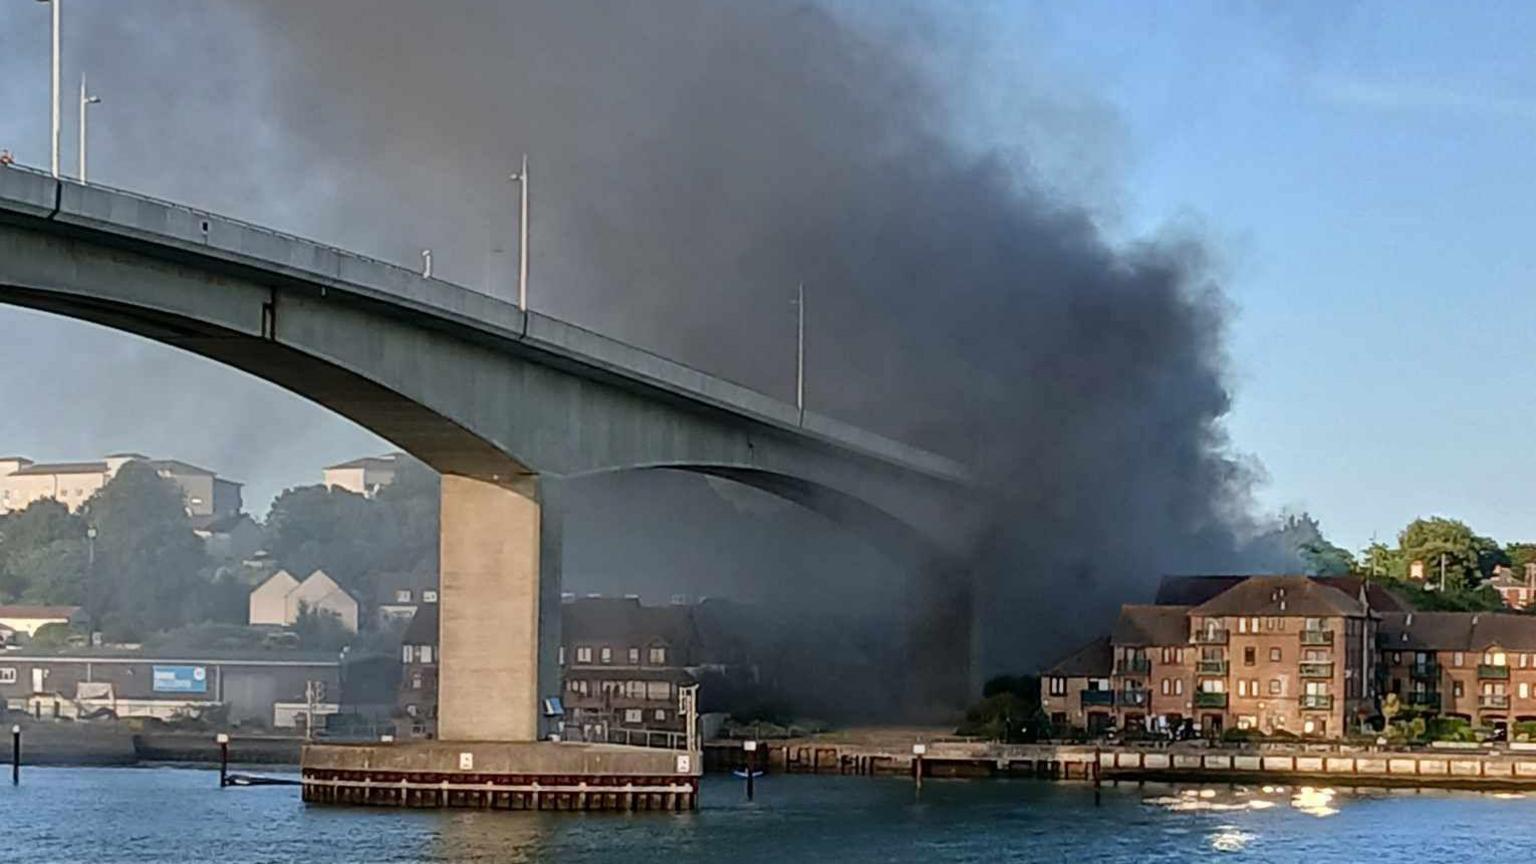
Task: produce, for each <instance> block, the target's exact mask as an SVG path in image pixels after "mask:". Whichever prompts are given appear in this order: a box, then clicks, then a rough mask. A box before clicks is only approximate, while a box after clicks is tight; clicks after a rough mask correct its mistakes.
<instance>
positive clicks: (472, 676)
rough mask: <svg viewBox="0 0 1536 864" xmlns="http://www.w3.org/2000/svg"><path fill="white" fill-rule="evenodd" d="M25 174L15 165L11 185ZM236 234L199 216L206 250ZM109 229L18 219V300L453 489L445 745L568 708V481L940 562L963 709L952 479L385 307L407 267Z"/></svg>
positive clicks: (940, 651)
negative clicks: (346, 273)
mask: <svg viewBox="0 0 1536 864" xmlns="http://www.w3.org/2000/svg"><path fill="white" fill-rule="evenodd" d="M13 179H14V178H8V177H7V176H5V175H4V174H3V173H0V192H4V191H5V186H6V184H7V183H10V182H12V181H13ZM29 182H30V181H29ZM98 194H100V195H111V194H112V193H98V192H97V190H94V189H76V188H71V187H69V186H67V185H66V186H65V187H64V188H63V190H62V193H61V196H62V197H63V198H65V199H67V198H68V197H69V196H77V197H81V198H89V197H90V196H94V195H98ZM3 197H4V196H3V195H0V199H3ZM34 197H38V198H39V199H40V200H42V196H34ZM47 197H48V198H51V199H52V200H54V201H55V202H57V201H59V200H60V198H55V197H53V196H51V195H50V196H47ZM67 203H68V202H67V201H66V206H67ZM3 204H4V202H3V200H0V205H3ZM113 206H117V205H116V202H112V206H108V205H105V204H103V205H99V209H101V211H102V212H111V211H112V209H113ZM154 206H157V205H152V204H151V203H147V202H136V203H134V205H133V210H134V212H137V213H140V214H141V216H142V214H144V213H151V212H154ZM79 207H80V209H81V211H82V212H89V211H92V210H93V209H95V208H97V207H98V205H97V204H93V203H91V202H90V201H85V202H84V203H81V204H80V205H79ZM57 211H58V208H57V207H55V212H57ZM81 218H82V220H84V218H85V217H81ZM93 218H94V217H93ZM144 218H145V219H146V221H149V222H151V223H153V224H156V225H157V226H158V225H160V222H156V221H155V219H160V220H161V222H166V223H169V222H174V221H176V220H178V219H185V218H187V217H186V214H179V215H178V214H176V213H172V214H170V215H168V216H165V217H164V218H163V219H162V217H160V216H156V217H155V219H148V218H147V217H144ZM194 218H195V217H194ZM210 219H212V217H210ZM97 224H104V223H101V222H99V221H98V222H93V223H92V225H97ZM218 229H219V226H218V224H217V223H216V222H215V225H214V230H213V231H212V232H210V227H209V221H204V222H202V239H203V242H205V243H206V242H208V237H209V236H216V235H218V233H219V230H218ZM105 230H106V229H103V228H99V227H80V226H79V225H74V226H64V225H58V224H56V223H53V222H51V221H48V218H45V217H42V216H37V215H31V216H17V215H14V214H6V213H4V212H0V303H4V304H10V305H17V306H23V307H28V308H33V309H38V310H41V311H46V312H52V313H56V314H59V315H62V316H66V317H70V318H75V319H79V320H84V321H89V322H93V323H96V324H100V325H104V326H107V327H110V328H113V329H117V330H122V331H126V332H129V333H134V334H138V335H140V336H144V337H147V338H149V339H152V340H155V341H157V342H161V343H164V344H167V345H171V346H173V347H177V348H181V349H184V350H187V351H190V352H192V353H195V354H198V355H200V356H203V357H207V358H209V359H212V360H215V361H217V362H220V363H223V364H225V365H228V366H231V367H234V368H236V369H240V370H243V371H245V372H247V373H250V374H252V375H255V376H257V377H259V378H261V379H263V380H266V381H269V382H271V383H274V384H277V385H278V386H281V387H284V388H285V389H288V390H290V391H292V392H294V393H296V394H298V395H300V396H302V397H304V398H306V399H309V400H311V401H313V402H315V403H318V404H320V405H322V406H324V407H326V408H329V409H331V410H333V411H335V412H337V413H338V414H340V415H342V416H344V417H347V418H348V419H350V420H352V421H354V422H356V423H358V424H359V425H361V426H363V427H365V428H367V429H369V430H371V431H373V432H375V433H377V434H379V435H380V436H381V437H384V438H386V439H388V440H390V441H392V442H394V443H395V444H397V445H398V446H399V447H400V448H401V449H403V450H405V451H406V452H409V453H411V454H412V455H414V456H416V457H418V458H420V459H421V460H422V461H424V462H425V463H426V464H428V465H430V466H431V467H432V468H434V469H435V470H437V471H438V472H440V473H441V474H442V475H443V492H442V495H443V498H442V538H441V539H442V561H441V573H442V591H441V595H440V600H441V602H440V615H441V616H442V620H441V625H442V626H441V628H440V631H441V637H440V638H441V646H440V650H441V662H440V667H439V668H440V675H441V683H440V699H441V707H440V711H439V724H440V734H441V736H442V737H443V738H444V739H449V740H479V741H503V742H519V741H532V740H535V739H536V738H538V737H539V736H540V733H541V729H540V705H539V701H540V697H541V696H544V697H548V696H557V695H559V670H558V667H557V665H556V662H555V659H556V653H557V647H558V644H559V632H558V628H559V612H560V610H559V601H560V572H559V561H560V554H559V553H560V547H561V523H560V518H559V517H560V512H561V508H560V506H559V503H558V500H557V495H558V491H557V490H558V482H557V481H556V482H551V481H550V480H547V479H546V478H559V477H562V476H574V475H579V474H582V473H588V472H592V471H599V470H613V469H619V468H628V467H672V468H681V469H686V470H696V471H700V472H702V473H711V474H715V475H717V476H721V477H727V478H729V479H733V480H736V481H738V482H742V483H746V484H748V485H751V486H755V487H757V488H760V489H763V490H765V491H768V492H770V493H772V494H775V495H778V496H780V497H783V498H786V499H788V500H791V501H795V502H797V503H800V504H803V505H805V506H808V507H810V508H811V509H813V510H816V511H817V512H820V513H823V514H825V515H827V516H829V517H830V518H832V519H833V520H834V521H836V522H838V523H840V524H843V525H846V526H849V527H851V528H854V529H855V530H860V531H866V532H869V533H870V534H871V537H872V539H873V541H874V542H875V543H877V544H878V545H880V546H881V547H882V548H883V549H886V550H887V551H889V552H890V553H891V555H892V557H894V558H897V559H900V560H906V561H921V562H923V564H924V567H925V568H926V570H927V572H930V573H932V574H933V575H932V576H931V577H930V578H929V579H927V580H925V584H926V585H927V586H928V588H929V589H930V590H926V591H925V592H923V593H920V595H919V601H918V602H919V610H918V614H917V615H916V616H915V620H918V621H920V622H921V621H928V620H931V621H932V624H931V626H929V625H920V626H917V627H915V628H914V633H915V634H916V635H917V636H918V637H919V638H917V639H915V640H914V644H915V650H914V654H913V663H912V664H911V666H910V668H912V669H913V670H914V674H913V678H914V682H909V683H908V687H909V688H910V689H911V690H912V691H913V694H914V695H913V697H912V699H911V700H909V701H910V702H911V703H912V704H930V703H932V704H943V705H945V706H957V705H958V704H960V702H961V701H962V700H963V699H964V696H965V690H966V684H965V682H966V675H965V674H964V673H961V672H960V671H959V670H962V669H965V668H966V667H967V665H968V662H967V661H968V660H969V641H970V640H969V635H968V626H969V623H970V616H969V608H968V604H969V602H970V600H969V597H970V594H969V591H968V588H967V586H968V580H967V579H966V574H964V573H963V571H962V570H960V569H959V568H958V566H957V565H955V564H954V563H953V562H954V561H956V560H957V559H956V557H955V556H954V555H953V553H952V551H951V550H946V551H937V550H938V549H939V547H938V546H937V545H936V544H935V543H933V542H932V541H931V540H928V539H924V538H925V537H932V536H934V535H935V534H942V533H943V532H944V530H945V527H947V526H945V525H944V522H945V520H947V519H950V518H952V517H953V515H954V514H955V513H956V511H957V510H958V509H959V508H958V507H957V506H956V504H955V502H956V500H957V499H956V496H955V494H954V493H955V486H954V483H953V481H952V480H950V479H947V478H944V477H939V476H937V475H934V474H931V473H928V474H925V473H923V472H921V471H915V470H911V469H908V468H905V467H902V466H901V465H898V464H896V463H893V462H891V461H890V460H888V459H885V458H883V457H877V456H874V455H871V453H872V452H874V451H865V450H860V449H858V448H852V449H849V448H847V447H846V446H844V445H838V444H836V443H834V442H833V441H832V439H831V438H830V437H829V436H830V435H831V434H832V433H829V432H822V433H812V432H811V431H809V430H807V429H804V428H801V429H790V428H785V427H784V425H783V424H782V423H780V422H778V421H775V420H773V417H774V415H773V413H772V412H773V411H777V410H778V409H777V408H774V407H773V406H767V407H764V408H763V410H764V411H766V412H768V413H767V414H764V415H763V417H757V416H756V415H747V414H742V413H740V412H736V413H733V410H727V409H725V408H722V407H720V405H718V404H714V403H712V402H710V401H709V400H707V399H704V398H699V399H691V398H689V397H687V396H686V395H682V394H680V393H679V392H677V391H676V390H669V389H666V388H664V387H660V386H654V387H653V386H651V385H648V384H644V383H637V381H638V380H639V379H638V378H636V377H635V375H633V374H630V373H625V374H619V373H618V372H614V371H613V369H612V368H610V367H614V366H616V365H617V364H619V362H620V360H624V361H625V362H629V360H630V359H631V358H630V355H627V354H624V353H623V352H621V351H619V350H618V349H615V348H612V347H611V346H608V347H605V346H606V343H603V344H598V343H599V342H600V340H598V339H597V337H588V336H580V337H579V338H578V335H579V334H575V331H572V330H569V329H560V327H562V326H564V325H557V324H555V323H547V324H544V325H541V326H545V327H549V328H552V329H551V331H550V332H552V333H556V334H557V335H558V338H556V337H555V336H550V337H548V338H547V339H546V342H545V343H541V345H542V346H543V347H537V348H534V347H529V345H528V344H525V341H526V340H527V339H528V338H529V337H528V329H529V326H530V325H529V323H528V320H529V319H532V318H534V317H536V316H531V315H530V316H523V314H522V313H521V312H517V313H516V315H515V316H513V315H512V314H511V313H508V312H507V311H506V310H503V309H499V308H490V304H491V303H492V301H490V300H488V299H486V298H468V299H463V298H461V299H458V300H456V301H455V302H456V303H458V304H459V305H458V307H456V308H457V309H458V310H459V311H460V314H459V315H458V317H456V318H454V317H446V316H442V317H433V314H432V313H430V312H425V311H422V309H421V306H420V302H419V301H412V302H414V303H415V304H416V305H411V303H408V302H406V301H407V300H409V299H410V298H408V297H402V298H401V299H399V300H395V299H389V298H386V297H383V292H384V291H385V290H386V289H389V290H396V289H395V286H394V282H400V281H401V279H402V277H401V276H400V275H399V274H394V273H385V274H384V276H381V277H380V284H381V285H383V286H384V287H369V288H368V290H366V291H365V290H362V289H358V290H357V291H355V292H354V293H355V294H356V295H357V296H346V294H345V292H342V291H340V290H337V289H335V288H331V289H329V290H328V289H327V287H326V284H325V283H323V282H318V281H306V280H307V277H302V278H301V276H296V275H295V272H294V269H293V268H292V267H287V268H286V269H285V268H281V267H278V266H276V265H273V269H272V270H271V271H270V272H269V271H267V270H263V269H261V267H262V266H264V265H261V264H260V262H257V263H256V264H252V263H249V262H247V263H239V264H235V263H230V261H228V260H223V259H220V260H213V251H207V252H206V253H205V252H203V251H196V250H194V251H188V250H187V249H185V248H182V247H176V248H172V247H171V246H165V247H164V248H161V247H159V246H156V245H155V244H156V243H158V242H159V241H156V240H149V241H146V240H145V239H143V236H142V235H143V234H144V233H146V230H147V229H146V230H141V231H139V233H138V234H135V235H134V236H132V237H130V238H127V239H125V238H124V237H108V236H104V231H105ZM166 230H169V229H166ZM189 230H190V229H189ZM241 230H244V229H241ZM173 239H174V238H173ZM167 242H168V241H167ZM263 242H265V241H263ZM283 242H285V243H286V242H288V241H283ZM253 244H254V241H253ZM302 252H303V250H299V251H297V252H296V251H293V250H288V251H287V252H285V255H286V256H287V257H286V258H282V259H280V260H290V261H291V260H299V259H301V258H303V254H300V253H302ZM317 257H319V256H317ZM341 266H342V265H338V268H340V267H341ZM346 266H352V265H351V264H348V265H346ZM357 266H362V265H357ZM368 266H370V267H371V266H372V265H368ZM384 277H388V278H384ZM411 278H412V279H415V277H411ZM418 284H420V283H419V280H418V281H411V282H409V287H408V288H405V289H399V290H400V291H402V292H406V291H416V290H418V289H417V285H418ZM451 287H452V286H442V285H437V284H430V285H428V286H427V288H430V289H432V290H433V291H438V292H446V291H448V289H449V288H451ZM421 290H423V291H425V290H426V289H421ZM455 296H456V295H455ZM482 307H484V308H482ZM486 310H489V311H486ZM514 319H517V320H521V321H522V323H521V328H522V332H521V335H519V334H518V333H517V332H516V331H514V330H511V329H509V327H510V325H505V324H504V322H505V321H507V320H514ZM466 320H470V321H471V323H465V322H466ZM498 327H499V328H500V329H497V328H498ZM560 340H566V342H570V343H576V342H582V340H586V342H592V343H593V344H596V345H597V348H596V349H594V351H596V352H597V353H594V354H593V355H592V360H591V361H590V362H588V363H586V364H585V365H583V364H581V363H578V362H576V361H573V360H571V359H570V358H569V357H568V356H565V355H561V356H559V357H555V358H554V359H551V358H550V356H547V355H551V354H553V353H554V352H555V351H556V349H560V348H562V347H563V346H564V345H565V342H562V341H560ZM586 342H582V345H583V346H585V344H586ZM597 349H601V350H600V351H599V350H597ZM572 350H574V349H572ZM603 352H607V353H603ZM615 357H617V358H619V359H614V358H615ZM642 361H643V362H644V363H647V364H650V365H651V366H658V367H659V366H660V365H661V361H659V360H658V359H656V358H651V359H649V360H647V359H645V358H641V361H636V362H642ZM656 374H658V375H659V374H661V373H659V372H658V373H656ZM668 374H671V373H668ZM626 375H627V376H628V377H626ZM707 383H708V386H709V387H712V388H715V389H717V390H725V389H728V387H727V385H726V384H725V383H724V382H707ZM759 398H760V397H759ZM765 418H766V419H765ZM770 421H772V422H770ZM840 448H842V449H840ZM540 475H544V476H543V477H541V476H540ZM871 502H879V506H876V504H874V503H871ZM914 683H915V686H914Z"/></svg>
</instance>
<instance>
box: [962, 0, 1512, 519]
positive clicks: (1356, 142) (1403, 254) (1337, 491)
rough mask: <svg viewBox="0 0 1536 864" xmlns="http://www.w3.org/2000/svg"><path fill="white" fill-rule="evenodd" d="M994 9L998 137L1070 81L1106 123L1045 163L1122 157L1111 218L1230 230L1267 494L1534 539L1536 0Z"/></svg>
mask: <svg viewBox="0 0 1536 864" xmlns="http://www.w3.org/2000/svg"><path fill="white" fill-rule="evenodd" d="M985 10H986V11H985V13H984V16H983V21H984V23H983V25H981V26H978V27H977V28H976V30H977V31H984V32H985V35H984V36H982V37H979V38H978V43H977V44H978V46H979V50H978V52H977V53H976V55H975V57H974V58H973V62H974V64H975V67H976V70H978V71H973V73H972V75H973V76H974V77H973V80H990V81H991V82H992V85H991V86H990V87H988V86H985V85H983V86H981V87H979V88H978V89H977V91H976V93H977V95H976V96H975V97H974V98H975V99H976V105H977V106H979V107H980V109H981V110H980V111H978V114H981V115H983V116H982V117H981V118H980V119H979V120H978V121H976V122H978V124H979V125H978V128H977V130H975V134H976V135H977V136H978V138H979V139H981V140H985V141H990V142H999V141H1006V140H1007V136H1008V133H1009V125H1010V123H1012V122H1014V120H1013V119H1012V118H1011V117H1010V116H1009V113H1008V107H1009V105H1010V94H1012V93H1017V92H1018V91H1019V90H1020V89H1021V88H1029V87H1033V86H1036V85H1035V84H1034V83H1032V82H1033V81H1034V80H1038V79H1040V78H1042V77H1044V78H1047V79H1049V81H1048V82H1047V85H1046V87H1047V89H1049V90H1050V91H1051V92H1054V93H1056V94H1057V98H1059V99H1062V100H1064V101H1065V102H1067V103H1077V104H1079V105H1081V106H1086V107H1083V108H1081V109H1080V110H1079V111H1078V112H1077V113H1078V114H1079V115H1080V116H1083V117H1086V118H1097V119H1096V120H1095V121H1094V122H1092V123H1087V124H1085V125H1087V126H1089V127H1091V128H1092V129H1096V130H1097V131H1088V132H1084V133H1082V135H1083V137H1085V138H1087V139H1089V141H1088V143H1087V145H1086V146H1085V145H1083V142H1081V141H1071V140H1070V138H1071V136H1068V138H1069V144H1070V145H1071V146H1070V148H1069V149H1067V150H1066V151H1064V152H1054V153H1053V152H1049V150H1050V148H1047V151H1048V152H1047V153H1046V154H1045V156H1044V157H1043V159H1044V160H1045V162H1044V164H1043V165H1042V166H1041V167H1042V171H1043V172H1044V173H1047V174H1049V175H1051V176H1057V177H1062V176H1065V177H1067V178H1069V180H1070V179H1071V178H1072V177H1073V169H1072V168H1071V166H1070V165H1067V166H1064V165H1063V164H1062V163H1064V162H1070V161H1071V160H1073V159H1086V160H1089V161H1092V160H1095V159H1097V160H1101V161H1103V162H1104V163H1106V164H1105V165H1103V166H1101V167H1098V168H1093V167H1082V166H1079V167H1078V169H1077V171H1078V172H1079V173H1080V174H1081V175H1082V176H1083V177H1085V178H1087V179H1086V180H1084V181H1083V183H1084V184H1085V185H1084V186H1082V187H1081V188H1078V189H1073V190H1069V191H1074V192H1079V193H1082V194H1086V195H1088V196H1089V197H1090V198H1093V197H1094V196H1098V197H1099V201H1100V203H1099V209H1100V210H1101V211H1102V213H1103V214H1104V215H1103V218H1102V220H1101V221H1102V222H1103V223H1104V224H1105V226H1106V230H1108V231H1109V232H1110V233H1111V234H1112V235H1113V236H1115V237H1117V238H1120V239H1122V240H1127V239H1134V238H1137V237H1145V236H1153V235H1157V234H1160V233H1163V232H1166V231H1169V230H1172V231H1174V232H1177V233H1190V232H1194V233H1197V234H1198V235H1200V236H1202V237H1204V238H1205V240H1206V241H1207V243H1208V244H1209V245H1210V247H1211V250H1212V254H1213V257H1214V269H1215V273H1216V276H1217V278H1218V279H1219V281H1220V282H1221V283H1222V285H1223V286H1224V287H1225V289H1226V292H1227V294H1228V296H1229V298H1230V301H1231V304H1232V309H1233V315H1232V325H1231V332H1230V338H1229V340H1228V344H1229V348H1230V355H1231V363H1232V385H1233V388H1234V392H1235V395H1236V405H1235V409H1234V412H1233V414H1232V416H1231V418H1230V420H1229V423H1228V428H1229V430H1230V432H1231V438H1232V443H1233V446H1234V448H1235V449H1236V450H1238V451H1240V452H1243V453H1247V454H1252V455H1253V456H1255V457H1257V458H1258V459H1259V460H1260V461H1261V462H1262V463H1263V464H1264V466H1265V467H1266V469H1267V474H1268V481H1267V482H1266V483H1265V484H1264V485H1263V486H1262V487H1261V488H1260V489H1259V490H1258V496H1259V499H1260V501H1261V503H1262V504H1264V505H1265V506H1266V507H1269V508H1274V509H1280V508H1289V509H1306V510H1309V511H1311V512H1312V513H1313V514H1314V515H1316V516H1318V517H1319V518H1320V519H1322V521H1323V526H1324V529H1325V530H1326V531H1327V532H1328V533H1329V534H1330V535H1331V536H1333V537H1334V538H1335V540H1336V541H1338V542H1342V543H1344V544H1346V545H1348V546H1350V547H1354V548H1358V547H1359V546H1361V545H1363V544H1364V543H1366V542H1368V541H1369V539H1370V538H1371V537H1372V536H1373V535H1375V536H1378V537H1381V538H1383V539H1387V538H1390V537H1391V536H1392V535H1394V534H1395V532H1396V531H1397V530H1398V529H1399V528H1401V527H1402V525H1404V524H1405V523H1406V522H1407V521H1408V520H1410V519H1412V518H1413V517H1414V516H1416V515H1430V514H1444V515H1450V516H1456V517H1459V518H1462V519H1465V520H1466V521H1468V522H1469V523H1471V524H1472V525H1473V527H1474V528H1476V529H1478V530H1479V531H1481V532H1483V533H1486V534H1490V535H1492V536H1495V537H1497V538H1499V539H1501V540H1510V539H1529V538H1536V504H1533V503H1531V502H1528V501H1527V500H1526V499H1525V497H1524V495H1523V491H1524V489H1525V488H1528V487H1530V486H1531V485H1532V483H1533V481H1536V452H1533V448H1532V447H1531V446H1530V445H1529V444H1528V443H1527V442H1528V440H1529V438H1530V435H1529V433H1528V432H1527V429H1526V427H1525V421H1526V418H1527V417H1528V416H1529V415H1530V414H1531V413H1532V409H1533V407H1536V355H1533V354H1532V352H1529V351H1527V350H1526V348H1525V345H1524V338H1523V337H1524V334H1525V333H1527V332H1529V331H1530V330H1531V329H1532V325H1533V324H1536V280H1533V278H1532V277H1533V273H1536V245H1533V244H1532V243H1531V242H1529V240H1528V239H1527V237H1528V234H1529V231H1530V226H1532V225H1533V224H1536V174H1533V172H1532V170H1531V169H1532V163H1533V154H1536V147H1533V145H1536V54H1533V52H1532V51H1531V45H1532V44H1536V38H1533V37H1536V6H1530V5H1525V6H1518V5H1515V4H1507V5H1506V4H1493V3H1479V4H1457V5H1456V6H1455V7H1452V6H1449V5H1435V4H1418V5H1414V4H1367V5H1345V4H1333V3H1312V4H1292V3H1286V4H1279V3H1276V4H1259V3H1250V4H1235V3H1182V2H1181V3H1072V4H1048V3H1046V4H1019V3H1002V2H994V3H990V4H986V6H985ZM1062 94H1065V95H1062ZM988 109H990V112H991V113H990V114H989V113H988ZM1026 134H1028V130H1026ZM1095 137H1097V138H1098V139H1099V140H1097V142H1096V143H1095V142H1094V141H1093V140H1092V139H1094V138H1095ZM1051 160H1054V161H1051ZM1041 161H1042V157H1038V156H1037V157H1036V164H1037V165H1040V164H1041ZM1050 169H1054V170H1050ZM1105 175H1109V176H1108V179H1104V178H1105Z"/></svg>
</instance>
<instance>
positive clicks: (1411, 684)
mask: <svg viewBox="0 0 1536 864" xmlns="http://www.w3.org/2000/svg"><path fill="white" fill-rule="evenodd" d="M1380 648H1381V656H1382V665H1383V675H1382V679H1383V691H1384V692H1385V693H1389V694H1396V695H1397V699H1398V703H1399V705H1400V706H1402V707H1403V708H1408V709H1413V710H1421V711H1428V712H1434V713H1438V714H1440V715H1441V716H1446V717H1457V718H1461V719H1464V720H1467V721H1469V722H1471V723H1474V724H1476V725H1479V726H1487V727H1494V728H1496V727H1499V726H1506V725H1507V724H1509V723H1518V722H1524V721H1532V720H1536V694H1533V692H1532V691H1533V690H1536V617H1531V616H1526V615H1510V614H1499V613H1471V612H1400V613H1386V614H1383V615H1382V620H1381V639H1380Z"/></svg>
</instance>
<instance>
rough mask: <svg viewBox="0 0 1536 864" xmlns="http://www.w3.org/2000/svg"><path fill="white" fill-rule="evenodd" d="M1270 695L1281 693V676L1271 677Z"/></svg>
mask: <svg viewBox="0 0 1536 864" xmlns="http://www.w3.org/2000/svg"><path fill="white" fill-rule="evenodd" d="M1269 695H1271V696H1279V695H1280V679H1279V678H1271V679H1269Z"/></svg>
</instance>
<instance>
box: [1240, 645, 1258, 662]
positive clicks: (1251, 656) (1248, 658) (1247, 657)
mask: <svg viewBox="0 0 1536 864" xmlns="http://www.w3.org/2000/svg"><path fill="white" fill-rule="evenodd" d="M1258 653H1259V652H1258V649H1257V648H1254V647H1253V646H1252V645H1249V646H1248V647H1246V648H1244V649H1243V665H1244V666H1252V665H1253V663H1254V661H1255V660H1256V659H1257V658H1258Z"/></svg>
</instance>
